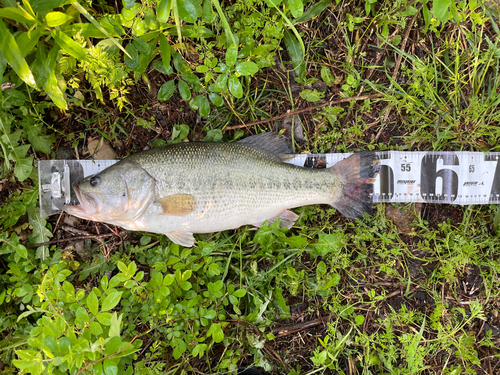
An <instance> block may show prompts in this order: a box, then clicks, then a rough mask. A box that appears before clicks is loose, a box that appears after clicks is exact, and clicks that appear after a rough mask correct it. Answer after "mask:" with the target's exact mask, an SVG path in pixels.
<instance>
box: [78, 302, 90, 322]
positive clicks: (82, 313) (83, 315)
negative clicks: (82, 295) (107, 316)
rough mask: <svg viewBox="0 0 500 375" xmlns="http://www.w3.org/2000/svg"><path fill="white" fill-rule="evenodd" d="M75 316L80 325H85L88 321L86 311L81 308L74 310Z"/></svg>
mask: <svg viewBox="0 0 500 375" xmlns="http://www.w3.org/2000/svg"><path fill="white" fill-rule="evenodd" d="M75 316H76V319H77V320H79V321H80V322H81V323H87V322H88V321H89V314H88V312H87V310H85V309H84V308H83V307H81V306H80V307H78V308H77V309H76V312H75Z"/></svg>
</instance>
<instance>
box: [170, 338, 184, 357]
mask: <svg viewBox="0 0 500 375" xmlns="http://www.w3.org/2000/svg"><path fill="white" fill-rule="evenodd" d="M185 351H186V343H185V342H184V340H178V341H177V343H176V345H175V348H174V352H173V355H174V358H175V359H179V358H180V357H181V355H182V354H183V353H184V352H185Z"/></svg>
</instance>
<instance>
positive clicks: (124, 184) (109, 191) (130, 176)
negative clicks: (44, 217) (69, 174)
mask: <svg viewBox="0 0 500 375" xmlns="http://www.w3.org/2000/svg"><path fill="white" fill-rule="evenodd" d="M72 186H73V190H74V191H75V194H76V196H77V198H78V201H79V202H80V204H79V205H76V206H66V207H65V208H64V211H65V212H67V213H69V214H71V215H74V216H78V217H81V218H82V219H87V220H94V221H105V222H116V223H117V224H119V223H122V222H129V221H132V220H135V219H137V218H138V217H139V216H140V215H142V213H144V211H145V210H146V208H147V207H148V206H149V204H150V203H151V202H152V201H153V198H154V195H155V186H156V181H155V179H154V178H153V177H151V175H149V173H147V171H145V170H144V169H143V168H142V167H141V166H140V165H139V164H138V163H135V162H130V161H127V160H124V161H121V162H119V163H117V164H115V165H112V166H111V167H109V168H106V169H105V170H103V171H102V172H100V173H98V174H95V175H93V176H88V177H86V178H85V179H83V180H82V181H80V182H77V183H73V185H72Z"/></svg>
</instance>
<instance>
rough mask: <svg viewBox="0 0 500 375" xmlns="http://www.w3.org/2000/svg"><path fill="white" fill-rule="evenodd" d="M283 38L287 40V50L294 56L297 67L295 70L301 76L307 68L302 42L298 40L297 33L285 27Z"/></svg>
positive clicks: (293, 61)
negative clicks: (294, 33)
mask: <svg viewBox="0 0 500 375" xmlns="http://www.w3.org/2000/svg"><path fill="white" fill-rule="evenodd" d="M283 40H284V42H285V46H286V50H287V51H288V54H289V55H290V57H291V58H292V65H293V67H294V69H295V72H296V73H297V74H298V75H299V76H300V74H301V73H302V72H305V69H306V67H305V63H304V54H303V53H302V47H301V45H300V42H299V41H298V40H297V38H296V37H295V35H293V34H292V33H291V32H290V31H288V30H287V29H285V33H284V35H283Z"/></svg>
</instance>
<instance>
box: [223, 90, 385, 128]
mask: <svg viewBox="0 0 500 375" xmlns="http://www.w3.org/2000/svg"><path fill="white" fill-rule="evenodd" d="M382 96H383V94H371V95H361V96H351V97H349V98H343V99H338V100H329V101H327V102H325V103H321V104H317V105H313V106H311V107H307V108H303V109H298V110H296V111H293V112H287V113H284V114H282V115H279V116H274V117H270V118H266V119H264V120H259V121H254V122H249V123H248V124H243V125H235V126H228V127H226V128H224V130H223V132H225V131H227V130H234V129H241V128H246V127H249V126H254V125H260V124H265V123H267V122H271V121H276V120H281V119H284V118H286V117H291V116H295V115H299V114H301V113H305V112H310V111H312V110H314V109H318V108H322V107H326V106H327V105H331V104H340V103H347V102H352V101H357V100H366V99H375V98H380V97H382Z"/></svg>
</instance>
